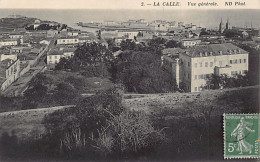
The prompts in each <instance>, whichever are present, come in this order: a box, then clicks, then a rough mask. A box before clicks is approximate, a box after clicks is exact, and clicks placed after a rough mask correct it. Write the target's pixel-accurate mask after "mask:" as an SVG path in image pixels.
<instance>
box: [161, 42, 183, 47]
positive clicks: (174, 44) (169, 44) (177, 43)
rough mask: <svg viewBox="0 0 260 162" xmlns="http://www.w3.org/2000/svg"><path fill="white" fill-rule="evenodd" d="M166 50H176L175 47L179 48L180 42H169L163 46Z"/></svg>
mask: <svg viewBox="0 0 260 162" xmlns="http://www.w3.org/2000/svg"><path fill="white" fill-rule="evenodd" d="M165 46H166V48H176V47H181V44H180V42H177V41H175V40H169V41H168V42H166V44H165Z"/></svg>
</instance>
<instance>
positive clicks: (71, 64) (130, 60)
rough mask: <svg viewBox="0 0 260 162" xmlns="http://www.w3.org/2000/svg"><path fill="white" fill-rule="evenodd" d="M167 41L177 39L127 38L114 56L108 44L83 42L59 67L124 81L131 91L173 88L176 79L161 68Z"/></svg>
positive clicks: (169, 89)
mask: <svg viewBox="0 0 260 162" xmlns="http://www.w3.org/2000/svg"><path fill="white" fill-rule="evenodd" d="M109 44H110V45H111V44H113V43H112V42H110V43H109ZM165 44H166V45H167V46H175V45H177V44H178V43H176V42H172V41H170V42H167V41H166V40H165V39H162V38H156V39H152V40H151V41H150V42H148V45H145V44H143V43H140V44H136V43H135V42H133V41H132V40H125V41H122V42H121V44H120V48H121V50H123V52H122V53H121V54H119V55H118V56H117V57H116V58H115V57H113V55H112V52H111V51H110V50H108V49H107V48H106V47H105V46H102V45H101V44H97V43H88V44H84V45H83V46H80V47H79V48H78V49H77V50H76V51H75V55H74V56H73V57H72V58H68V59H66V58H63V59H61V61H60V62H59V63H58V64H57V66H56V70H72V71H80V72H82V73H83V74H84V75H85V76H87V77H91V76H98V77H107V78H110V79H111V80H112V81H113V82H114V83H123V84H124V86H125V87H126V90H127V91H128V92H136V93H160V92H174V91H176V90H177V89H176V83H175V82H176V81H175V80H174V79H173V78H172V76H171V74H170V73H169V72H167V71H165V70H164V69H163V68H161V55H162V53H161V50H162V49H163V48H164V46H165ZM110 48H112V47H110ZM108 72H110V73H108Z"/></svg>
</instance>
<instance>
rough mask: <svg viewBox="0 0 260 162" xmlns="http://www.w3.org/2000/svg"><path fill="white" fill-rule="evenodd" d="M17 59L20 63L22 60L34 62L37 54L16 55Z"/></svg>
mask: <svg viewBox="0 0 260 162" xmlns="http://www.w3.org/2000/svg"><path fill="white" fill-rule="evenodd" d="M17 57H18V59H19V60H21V61H24V60H34V59H35V58H36V57H37V54H35V53H31V52H30V53H27V54H23V55H18V56H17Z"/></svg>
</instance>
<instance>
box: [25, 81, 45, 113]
mask: <svg viewBox="0 0 260 162" xmlns="http://www.w3.org/2000/svg"><path fill="white" fill-rule="evenodd" d="M47 89H48V88H47V87H46V86H44V85H42V84H35V85H34V86H33V87H30V88H29V89H27V90H26V91H25V92H24V100H23V103H22V105H23V106H22V109H33V108H36V107H37V105H38V104H39V103H42V102H43V101H44V99H45V97H46V95H47Z"/></svg>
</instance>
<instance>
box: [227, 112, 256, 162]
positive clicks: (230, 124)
mask: <svg viewBox="0 0 260 162" xmlns="http://www.w3.org/2000/svg"><path fill="white" fill-rule="evenodd" d="M223 124H224V158H225V159H238V158H239V159H247V158H248V159H250V158H251V159H252V158H260V152H259V145H260V131H259V127H260V114H224V123H223Z"/></svg>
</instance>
